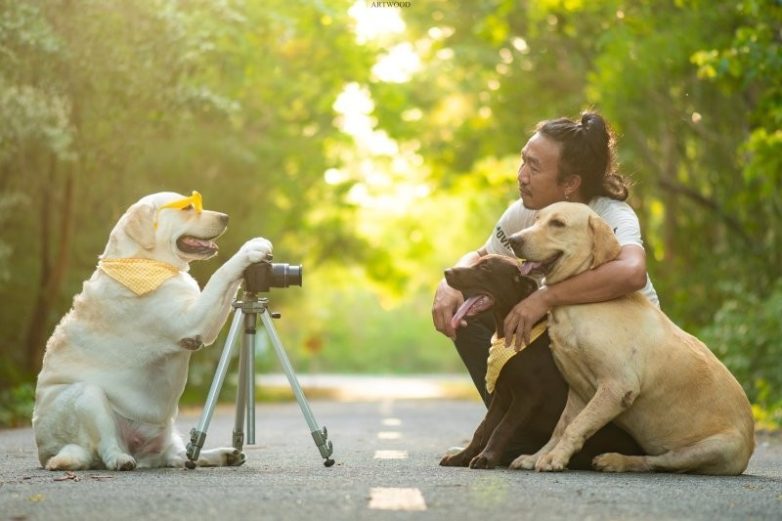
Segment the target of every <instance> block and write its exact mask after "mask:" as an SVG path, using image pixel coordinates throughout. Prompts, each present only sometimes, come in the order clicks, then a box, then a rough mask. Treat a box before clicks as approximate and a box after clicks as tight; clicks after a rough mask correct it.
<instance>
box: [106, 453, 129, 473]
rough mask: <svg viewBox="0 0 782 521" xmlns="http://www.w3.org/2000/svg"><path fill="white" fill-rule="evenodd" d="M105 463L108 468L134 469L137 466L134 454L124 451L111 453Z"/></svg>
mask: <svg viewBox="0 0 782 521" xmlns="http://www.w3.org/2000/svg"><path fill="white" fill-rule="evenodd" d="M104 463H105V464H106V468H107V469H108V470H133V469H135V468H136V460H135V459H134V458H133V456H131V455H130V454H124V453H122V452H118V453H116V454H113V455H111V456H110V457H108V458H107V459H106V460H105V461H104Z"/></svg>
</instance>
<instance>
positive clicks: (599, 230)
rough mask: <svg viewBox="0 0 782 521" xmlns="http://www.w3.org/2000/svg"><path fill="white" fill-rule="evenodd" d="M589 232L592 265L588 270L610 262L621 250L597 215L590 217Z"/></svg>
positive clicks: (611, 232)
mask: <svg viewBox="0 0 782 521" xmlns="http://www.w3.org/2000/svg"><path fill="white" fill-rule="evenodd" d="M589 232H590V233H591V234H592V265H591V266H589V269H594V268H596V267H598V266H600V265H601V264H605V263H606V262H608V261H612V260H614V259H615V258H616V257H617V256H618V255H619V250H621V249H622V248H621V246H619V241H617V240H616V236H615V235H614V232H613V230H611V227H610V226H608V223H607V222H605V221H604V220H603V219H601V218H600V217H598V216H597V215H590V216H589Z"/></svg>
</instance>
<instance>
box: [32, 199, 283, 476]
mask: <svg viewBox="0 0 782 521" xmlns="http://www.w3.org/2000/svg"><path fill="white" fill-rule="evenodd" d="M227 224H228V216H227V215H225V214H222V213H218V212H212V211H207V210H203V209H202V206H201V198H200V194H198V193H197V192H194V193H193V196H191V197H184V196H182V195H180V194H176V193H171V192H165V193H158V194H153V195H149V196H146V197H144V198H143V199H141V200H140V201H138V202H137V203H135V204H134V205H132V206H131V207H130V208H129V209H128V211H127V212H126V213H125V214H124V215H123V216H122V217H121V218H120V220H119V222H118V223H117V224H116V226H115V227H114V229H113V230H112V232H111V235H110V236H109V240H108V244H107V245H106V249H105V250H104V252H103V254H102V255H101V257H100V258H101V260H100V262H99V264H98V269H96V270H95V272H94V273H93V274H92V277H90V279H89V280H87V281H85V282H84V285H83V288H82V292H81V293H80V294H78V295H76V297H74V300H73V308H72V309H71V310H70V311H69V312H68V313H67V314H66V315H65V316H64V317H63V318H62V320H61V321H60V323H59V324H58V325H57V327H56V329H55V330H54V333H53V334H52V336H51V338H49V341H48V342H47V344H46V354H45V355H44V359H43V368H42V369H41V372H40V374H39V375H38V384H37V387H36V394H35V410H34V413H33V428H34V430H35V439H36V444H37V446H38V458H39V460H40V462H41V465H43V466H44V467H45V468H47V469H49V470H58V469H60V470H76V469H87V468H107V469H116V470H131V469H134V468H136V467H160V466H175V467H181V466H184V464H185V461H186V459H187V457H186V454H185V446H184V443H183V441H182V439H181V437H180V436H179V434H178V433H176V432H175V431H174V429H173V423H174V419H175V417H176V414H177V403H178V402H179V398H180V396H181V395H182V391H183V390H184V387H185V381H186V380H187V370H188V362H189V360H190V355H191V354H192V352H193V351H195V350H197V349H198V348H200V347H202V346H203V345H209V344H211V343H212V342H214V340H215V338H216V337H217V335H218V333H219V331H220V328H221V327H222V325H223V323H224V322H225V319H226V317H227V316H228V313H229V312H230V303H231V300H232V298H233V297H234V295H235V293H236V291H237V289H238V286H239V283H240V281H241V277H242V272H243V271H244V269H245V268H246V267H247V266H248V265H250V264H251V263H254V262H258V261H260V260H262V259H263V258H264V257H265V256H266V255H267V254H269V253H270V252H271V250H272V245H271V243H270V242H269V241H267V240H266V239H263V238H255V239H252V240H250V241H248V242H247V243H245V244H244V245H243V246H242V247H241V249H240V250H239V252H238V253H236V254H235V255H234V256H233V257H231V258H230V259H228V261H227V262H226V263H225V264H223V265H222V266H221V267H220V268H219V269H218V270H217V271H216V272H215V273H214V275H213V276H212V277H211V278H210V280H209V281H208V283H207V284H206V285H205V287H204V289H203V291H201V290H200V289H199V287H198V284H197V283H196V281H195V280H194V279H193V278H192V277H191V276H190V275H189V274H188V273H187V272H188V264H189V263H190V262H191V261H193V260H199V259H208V258H210V257H212V256H214V255H215V254H216V253H217V246H216V244H215V243H214V239H216V238H217V237H218V236H220V235H221V234H222V233H223V232H224V231H225V229H226V226H227ZM242 462H243V455H242V454H240V453H239V452H238V451H237V450H235V449H233V448H220V449H214V450H210V451H205V452H202V453H201V457H200V459H199V461H198V464H199V465H206V466H218V465H237V464H241V463H242Z"/></svg>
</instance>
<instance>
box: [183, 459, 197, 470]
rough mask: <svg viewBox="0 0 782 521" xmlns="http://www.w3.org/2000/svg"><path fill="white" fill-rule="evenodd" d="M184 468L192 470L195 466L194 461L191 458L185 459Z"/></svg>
mask: <svg viewBox="0 0 782 521" xmlns="http://www.w3.org/2000/svg"><path fill="white" fill-rule="evenodd" d="M185 468H186V469H188V470H193V469H194V468H196V462H195V461H192V460H187V461H185Z"/></svg>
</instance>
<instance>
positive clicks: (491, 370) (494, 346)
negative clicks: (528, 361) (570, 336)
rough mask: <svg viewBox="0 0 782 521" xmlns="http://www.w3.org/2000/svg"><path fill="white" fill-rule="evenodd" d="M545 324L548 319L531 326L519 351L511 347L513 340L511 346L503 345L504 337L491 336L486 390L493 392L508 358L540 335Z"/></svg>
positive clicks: (546, 324)
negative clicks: (526, 342)
mask: <svg viewBox="0 0 782 521" xmlns="http://www.w3.org/2000/svg"><path fill="white" fill-rule="evenodd" d="M547 326H548V321H546V320H543V321H541V322H538V323H537V324H536V325H535V326H534V327H533V328H532V331H530V335H529V344H522V346H521V348H520V349H519V351H516V350H515V349H514V348H513V342H511V347H505V339H504V338H497V336H496V335H495V336H494V337H492V339H491V347H489V358H488V360H486V390H487V391H488V392H489V393H493V392H494V387H495V385H496V384H497V378H499V377H500V371H502V368H503V367H505V364H507V363H508V360H510V359H511V358H513V356H515V355H516V354H518V353H519V352H521V351H522V350H523V349H524V348H525V347H527V346H528V345H530V344H532V342H534V341H535V340H537V339H538V337H539V336H540V335H542V334H543V332H544V331H546V327H547Z"/></svg>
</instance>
